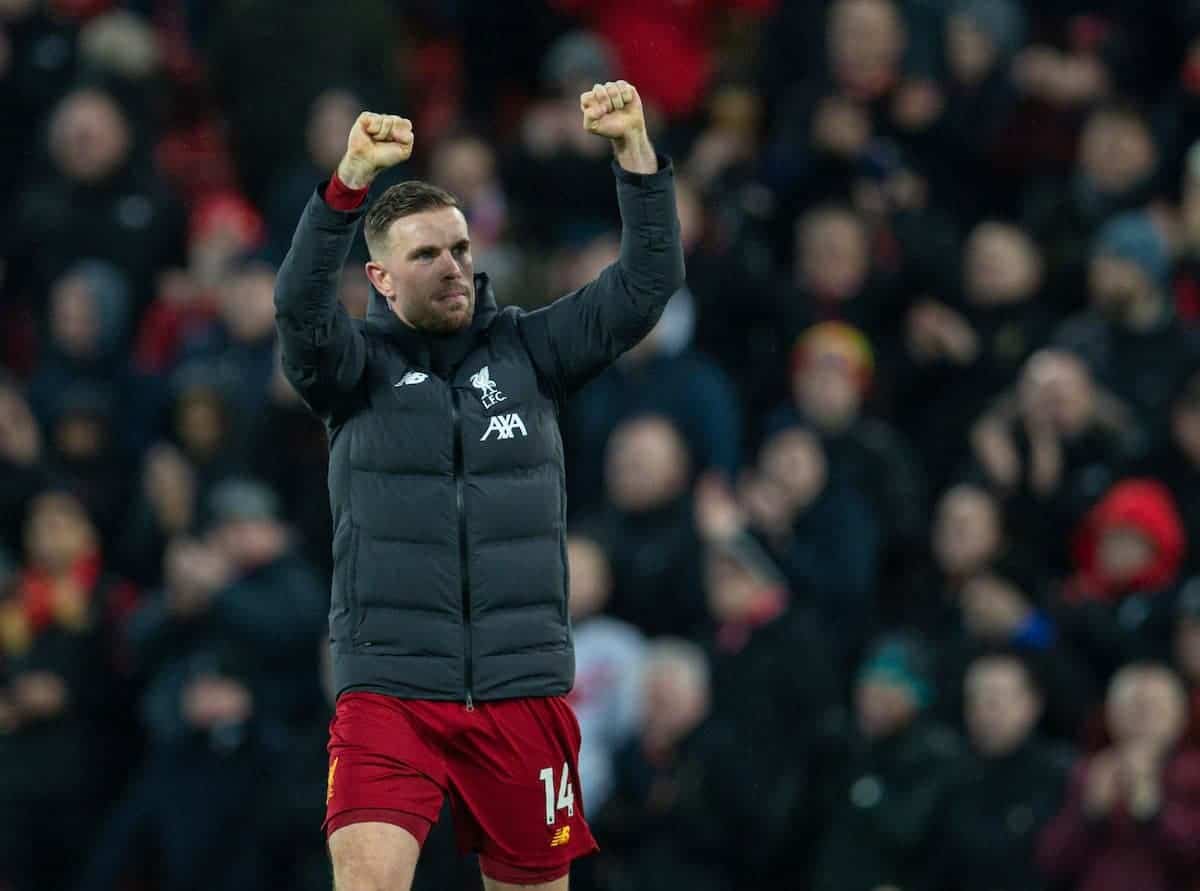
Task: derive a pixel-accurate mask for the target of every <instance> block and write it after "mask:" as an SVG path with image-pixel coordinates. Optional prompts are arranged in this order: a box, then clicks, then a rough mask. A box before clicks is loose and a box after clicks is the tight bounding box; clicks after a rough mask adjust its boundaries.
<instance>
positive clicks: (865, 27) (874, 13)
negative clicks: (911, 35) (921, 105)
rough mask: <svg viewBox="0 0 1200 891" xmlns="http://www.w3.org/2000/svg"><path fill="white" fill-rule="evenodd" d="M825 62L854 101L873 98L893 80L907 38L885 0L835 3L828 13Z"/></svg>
mask: <svg viewBox="0 0 1200 891" xmlns="http://www.w3.org/2000/svg"><path fill="white" fill-rule="evenodd" d="M828 29H829V30H828V34H827V42H828V46H829V56H830V58H829V62H830V67H831V68H832V69H833V74H834V77H835V79H836V80H837V82H838V84H839V85H840V86H841V87H842V88H843V89H844V90H845V91H846V92H848V93H850V95H851V96H852V97H854V98H861V99H873V98H875V97H877V96H879V95H880V94H881V93H884V92H886V91H887V89H888V88H889V87H890V86H891V85H892V84H893V83H894V82H895V81H896V79H897V78H898V77H899V74H900V60H901V58H902V57H903V55H904V49H905V43H906V41H907V36H906V34H905V31H904V22H903V20H902V19H901V18H900V13H899V11H898V10H897V9H896V6H895V4H893V3H891V2H888V0H837V2H836V3H834V4H833V6H832V7H831V8H830V10H829V19H828Z"/></svg>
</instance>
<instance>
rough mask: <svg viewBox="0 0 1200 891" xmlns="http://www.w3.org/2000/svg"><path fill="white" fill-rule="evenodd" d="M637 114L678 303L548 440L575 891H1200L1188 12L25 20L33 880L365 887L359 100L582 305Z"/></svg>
mask: <svg viewBox="0 0 1200 891" xmlns="http://www.w3.org/2000/svg"><path fill="white" fill-rule="evenodd" d="M616 77H625V78H627V79H628V80H630V81H631V82H632V83H634V84H635V85H637V86H638V88H639V90H640V92H641V95H642V97H643V99H644V101H645V103H646V106H647V108H648V112H649V113H650V115H651V119H652V126H653V134H652V135H653V138H654V140H655V143H656V145H657V146H658V148H659V149H660V150H662V151H664V152H666V153H669V154H670V155H671V156H672V157H673V159H674V163H675V168H676V174H677V181H678V197H679V215H680V221H681V223H682V232H683V240H684V247H685V252H686V258H687V285H686V287H685V288H683V289H682V290H680V291H679V292H678V293H677V294H676V295H675V296H674V297H673V298H672V300H671V303H670V304H669V306H668V309H667V311H666V313H665V315H664V316H663V319H662V321H661V322H660V323H659V325H658V326H657V327H656V328H655V329H654V331H653V332H652V333H651V335H650V336H649V337H647V338H646V340H645V341H643V342H642V343H641V344H640V345H639V346H638V347H637V348H635V349H634V350H633V351H632V352H631V353H629V354H628V355H627V356H625V357H624V358H622V360H621V361H620V362H619V363H618V364H617V365H616V366H615V367H613V368H611V369H610V370H608V371H606V372H604V373H603V374H602V375H600V376H599V377H598V378H597V379H596V380H595V381H593V382H592V383H591V384H590V385H589V386H588V387H587V389H586V390H584V391H583V392H582V393H581V394H580V395H579V396H578V397H577V398H576V399H575V401H574V402H573V403H572V404H571V405H570V406H569V407H568V408H567V409H566V410H565V411H564V413H563V416H562V425H563V428H564V436H565V440H566V447H567V457H568V491H569V496H570V505H571V509H570V522H571V529H570V538H569V556H570V568H571V604H570V606H571V613H572V616H573V624H574V630H575V639H576V648H577V656H578V671H577V678H576V685H575V689H574V692H573V693H572V696H571V699H572V703H573V705H574V707H575V709H576V711H577V714H578V716H579V721H580V724H581V727H582V731H583V739H584V743H583V751H582V756H581V764H580V772H581V775H582V776H581V783H582V788H583V794H584V804H585V807H586V810H587V814H588V818H589V821H590V822H591V823H592V825H593V827H594V830H595V833H596V835H597V837H598V839H599V841H600V844H601V847H602V852H601V853H600V854H599V855H597V856H595V857H592V858H589V859H588V860H586V861H582V862H580V863H579V864H578V865H577V867H576V870H575V873H574V877H573V885H572V887H573V888H576V889H582V891H650V889H654V891H659V889H662V888H688V889H690V891H766V889H775V888H795V889H811V891H997V889H1018V888H1019V889H1023V891H1039V889H1043V891H1053V889H1061V891H1128V889H1132V888H1136V889H1138V891H1187V889H1195V888H1200V575H1198V574H1197V573H1198V572H1200V2H1197V0H1170V2H1168V0H1158V2H1134V0H1038V2H1036V3H1035V2H1032V0H671V2H668V0H637V2H634V0H505V2H503V3H483V2H480V3H470V2H452V0H407V2H405V0H354V2H353V3H337V2H332V0H302V2H297V0H211V2H205V0H124V2H120V0H0V167H2V169H3V170H4V171H5V175H4V176H2V177H0V221H2V222H0V364H2V366H3V368H2V369H0V888H2V889H4V891H58V889H63V891H106V889H112V891H191V889H200V888H205V889H208V888H211V887H221V888H224V889H225V891H242V889H246V891H250V889H259V888H262V887H266V886H267V885H268V884H269V885H271V886H278V887H289V888H295V889H298V891H308V889H324V888H328V887H329V875H328V869H327V866H326V858H325V851H324V842H323V839H322V838H321V836H320V831H319V827H320V824H321V819H322V815H323V809H324V804H325V799H324V789H325V779H326V767H327V761H326V755H325V748H324V746H325V742H326V728H327V724H328V721H329V718H330V716H331V710H332V703H331V692H332V691H331V690H330V689H329V687H328V683H329V681H328V660H327V652H326V650H327V643H326V640H327V633H326V630H325V623H326V613H327V609H328V596H329V593H328V592H329V573H330V569H331V550H330V518H329V505H328V497H327V492H326V489H325V482H324V481H325V462H326V444H325V431H324V429H323V427H322V425H321V424H320V423H319V422H317V421H316V420H315V419H313V418H312V417H311V416H310V414H309V413H308V411H307V409H306V408H305V406H304V405H303V404H302V403H301V402H300V401H299V399H298V398H297V396H296V394H295V393H294V392H293V391H292V390H291V388H290V386H289V385H288V383H287V382H286V381H285V380H284V379H283V376H282V374H281V372H280V368H279V357H278V353H277V350H276V345H275V335H274V307H273V302H272V291H273V283H274V276H275V271H276V268H277V265H278V264H279V262H280V261H281V260H282V258H283V256H284V255H285V253H286V251H287V248H288V245H289V243H290V239H291V233H292V231H293V228H294V226H295V223H296V221H297V219H298V217H299V214H300V211H301V210H302V208H303V206H304V204H305V202H306V201H307V200H308V198H309V196H310V194H311V193H312V190H313V189H314V187H315V186H316V184H317V183H318V182H319V181H321V180H322V179H324V178H325V177H327V176H328V175H329V172H330V171H331V170H332V169H333V168H334V166H335V165H336V163H337V161H338V159H339V157H340V155H341V153H342V151H343V148H344V145H345V138H346V134H347V132H348V131H349V129H350V126H351V123H352V122H353V120H354V118H355V116H356V115H357V114H358V112H359V111H361V110H364V109H371V110H376V111H385V112H391V113H401V114H405V115H407V116H408V117H411V118H412V119H413V120H414V124H415V132H416V140H417V143H416V144H417V149H416V151H415V153H414V156H413V162H412V163H411V164H409V165H405V166H404V167H403V168H402V169H399V170H397V171H395V175H394V176H393V177H392V178H391V179H388V180H386V181H381V182H379V183H377V184H376V187H375V188H376V191H379V190H381V189H382V188H384V187H386V186H387V185H388V184H389V183H390V182H395V181H396V178H397V177H400V178H403V177H413V176H416V177H421V178H425V179H429V180H432V181H433V182H436V183H437V184H439V185H441V186H444V187H446V188H448V189H450V190H451V191H453V192H454V193H456V194H457V195H458V196H459V197H460V199H461V201H462V203H463V207H464V210H465V213H466V216H467V219H468V221H469V223H470V226H471V233H472V242H473V251H474V253H475V263H476V266H477V268H479V269H481V270H484V271H486V272H488V273H489V274H490V275H491V277H492V280H493V282H494V283H495V285H496V291H497V294H498V295H499V297H500V300H501V302H504V303H514V304H518V305H521V306H524V307H530V308H532V307H536V306H538V305H541V304H543V303H544V302H546V301H547V300H549V299H552V298H553V297H555V296H558V295H560V294H563V293H566V292H567V291H569V290H571V289H573V288H575V287H577V286H579V285H580V284H582V283H583V282H585V281H587V280H588V279H590V278H591V277H592V276H594V275H595V274H596V273H597V272H598V271H599V270H600V269H602V268H603V267H604V266H605V265H606V264H607V263H609V262H611V261H612V260H613V259H614V258H615V255H616V251H617V246H618V241H617V234H618V231H619V229H618V227H619V219H618V217H617V214H616V210H617V209H616V201H615V193H614V187H613V178H612V174H611V172H610V169H609V165H610V153H609V149H608V146H607V145H606V144H605V143H604V141H603V140H599V139H596V138H594V137H592V136H589V135H588V134H586V133H584V132H583V130H582V128H581V126H580V116H579V111H578V95H579V93H580V92H581V91H582V90H584V89H586V88H588V87H590V86H591V84H593V83H594V82H597V81H605V80H610V79H614V78H616ZM354 256H355V260H356V262H354V263H351V264H350V266H349V267H348V268H347V270H346V273H345V276H344V281H343V290H342V294H341V298H342V300H343V302H344V304H345V306H346V308H347V310H348V312H349V313H350V314H351V315H353V316H356V317H361V316H362V315H364V313H365V309H366V306H367V305H368V303H369V301H370V300H371V299H373V295H372V293H371V291H370V288H369V286H368V284H367V282H366V280H365V277H364V275H363V274H362V271H361V261H362V260H363V259H364V257H365V246H364V245H363V244H362V243H361V241H360V243H359V244H358V245H357V247H356V248H355V253H354ZM404 509H405V507H404V505H403V504H397V505H396V510H404ZM443 823H445V821H443ZM478 882H479V879H478V873H477V871H476V870H475V869H474V867H473V866H472V865H471V864H470V862H469V861H464V860H463V859H461V858H460V857H458V855H457V854H456V853H455V851H454V849H453V841H452V836H451V835H450V834H449V832H448V831H446V827H445V826H444V825H441V826H439V828H438V829H437V830H435V832H434V835H433V836H431V839H430V842H429V844H428V846H427V849H426V851H425V853H424V855H423V859H422V864H421V866H420V868H419V870H418V879H417V887H418V888H422V889H434V888H436V889H454V888H475V887H478Z"/></svg>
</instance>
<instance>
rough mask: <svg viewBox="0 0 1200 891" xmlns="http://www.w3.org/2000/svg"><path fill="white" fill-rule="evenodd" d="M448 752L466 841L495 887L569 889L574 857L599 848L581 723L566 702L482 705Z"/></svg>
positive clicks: (462, 842)
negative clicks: (585, 781) (584, 780)
mask: <svg viewBox="0 0 1200 891" xmlns="http://www.w3.org/2000/svg"><path fill="white" fill-rule="evenodd" d="M459 729H460V732H458V733H455V734H454V736H453V737H452V740H451V745H450V746H449V747H448V751H447V756H446V765H447V774H448V776H449V779H450V792H451V795H450V801H451V804H452V805H453V808H454V822H455V829H456V831H457V832H458V835H459V843H460V845H461V846H462V847H463V848H464V849H467V850H475V851H478V852H479V863H480V868H481V870H482V872H483V874H484V876H485V877H486V878H487V879H489V880H490V881H491V883H492V884H491V885H489V887H495V888H505V887H509V886H511V887H519V888H528V887H534V888H537V887H545V888H549V889H559V888H565V887H566V884H565V882H566V875H567V872H568V870H569V869H570V864H571V861H572V860H574V859H575V858H576V857H581V856H584V855H586V854H590V853H592V852H593V851H595V850H596V843H595V841H594V839H593V838H592V834H591V830H590V829H589V828H588V825H587V821H586V819H585V818H584V813H583V796H582V793H581V790H580V788H579V780H578V777H577V775H576V769H577V765H578V759H579V725H578V723H577V722H576V721H575V716H574V714H573V713H572V712H571V709H570V706H569V705H567V703H566V701H565V700H562V699H557V698H536V699H535V698H530V699H513V700H505V701H501V702H494V703H483V704H480V705H477V706H476V708H475V711H474V712H470V713H466V714H465V715H463V717H462V721H461V723H460V724H459Z"/></svg>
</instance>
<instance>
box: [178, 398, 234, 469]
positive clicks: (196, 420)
mask: <svg viewBox="0 0 1200 891" xmlns="http://www.w3.org/2000/svg"><path fill="white" fill-rule="evenodd" d="M226 426H227V425H226V407H225V402H224V400H223V399H222V397H221V394H219V393H217V392H216V391H215V390H212V389H210V388H208V387H195V388H192V389H191V390H188V391H187V392H186V393H184V394H183V395H182V396H181V397H180V399H179V403H178V405H177V406H176V408H175V432H176V436H177V437H178V439H179V442H180V444H181V445H182V446H183V448H184V450H185V451H186V452H187V453H188V454H189V455H190V456H191V457H193V458H197V459H200V460H206V459H207V458H209V457H211V456H212V455H214V454H216V453H217V452H218V451H219V450H220V448H221V443H222V441H223V440H224V438H225V429H226Z"/></svg>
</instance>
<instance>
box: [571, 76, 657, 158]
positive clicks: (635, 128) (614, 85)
mask: <svg viewBox="0 0 1200 891" xmlns="http://www.w3.org/2000/svg"><path fill="white" fill-rule="evenodd" d="M579 108H580V109H581V110H582V111H583V128H584V129H585V130H587V131H588V132H589V133H595V134H596V135H598V136H604V137H606V138H608V139H611V140H612V143H613V151H614V152H615V153H616V156H617V163H618V164H620V165H621V166H622V167H623V168H624V169H626V170H628V171H630V172H631V173H654V172H655V171H656V170H658V159H657V158H656V157H655V154H654V148H653V146H651V145H650V138H649V137H648V136H647V135H646V116H645V113H644V111H643V110H642V100H641V97H640V96H638V93H637V90H636V89H634V87H633V85H632V84H630V83H628V82H626V81H623V80H618V81H609V82H608V83H606V84H596V85H595V86H594V87H592V88H591V89H590V90H588V91H587V92H586V93H584V94H582V95H581V96H580V97H579Z"/></svg>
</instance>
